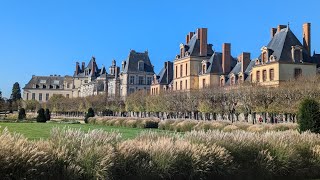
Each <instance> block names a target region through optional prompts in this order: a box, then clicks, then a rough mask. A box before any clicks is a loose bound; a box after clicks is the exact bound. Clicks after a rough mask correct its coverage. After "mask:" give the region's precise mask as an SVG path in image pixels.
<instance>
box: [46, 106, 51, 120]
mask: <svg viewBox="0 0 320 180" xmlns="http://www.w3.org/2000/svg"><path fill="white" fill-rule="evenodd" d="M45 116H46V120H47V121H50V119H51V114H50V110H49V109H46V112H45Z"/></svg>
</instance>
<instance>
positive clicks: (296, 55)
mask: <svg viewBox="0 0 320 180" xmlns="http://www.w3.org/2000/svg"><path fill="white" fill-rule="evenodd" d="M301 59H302V58H301V51H300V50H299V49H297V50H294V61H295V62H300V60H301Z"/></svg>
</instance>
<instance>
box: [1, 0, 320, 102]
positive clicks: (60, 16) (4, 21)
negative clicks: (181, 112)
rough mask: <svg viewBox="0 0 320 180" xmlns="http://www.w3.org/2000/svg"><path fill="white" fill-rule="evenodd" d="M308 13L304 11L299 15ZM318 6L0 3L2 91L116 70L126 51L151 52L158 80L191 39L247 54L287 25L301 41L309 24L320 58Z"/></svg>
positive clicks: (287, 1) (175, 1) (292, 1)
mask: <svg viewBox="0 0 320 180" xmlns="http://www.w3.org/2000/svg"><path fill="white" fill-rule="evenodd" d="M304 5H305V7H304ZM319 7H320V1H318V0H307V1H303V2H301V1H298V0H281V1H279V0H269V1H255V0H250V1H249V0H247V1H246V0H243V1H235V0H221V1H216V0H203V1H201V0H198V1H189V0H161V1H153V0H135V1H133V0H109V1H103V0H101V1H98V0H94V1H89V0H73V1H72V0H67V1H66V0H55V1H43V0H28V1H25V0H20V1H17V0H10V1H9V0H2V1H0V62H1V70H0V90H1V91H3V94H4V96H6V97H9V96H10V94H11V88H12V85H13V83H14V82H19V83H20V86H22V87H23V86H24V85H25V84H26V83H27V82H28V81H29V80H30V78H31V76H32V75H50V74H59V75H72V74H73V71H74V67H75V62H76V61H86V63H87V62H88V61H89V60H90V58H91V56H93V55H94V56H95V57H96V60H97V63H98V65H99V66H101V65H102V64H104V65H106V66H109V65H110V64H111V60H112V59H113V58H115V59H116V60H117V63H118V65H120V64H121V61H122V60H124V59H125V58H126V57H127V56H128V53H129V51H130V49H135V50H136V51H145V50H148V51H149V55H150V58H151V61H152V63H153V65H154V66H155V71H156V73H157V72H159V71H160V69H161V68H162V66H163V62H164V61H165V60H173V59H174V57H175V55H176V54H178V52H179V44H180V43H182V42H185V36H186V34H187V33H188V32H189V31H195V30H196V28H198V27H207V28H208V41H209V43H211V44H213V47H214V49H215V50H217V51H220V50H221V47H222V43H224V42H230V43H231V44H232V55H233V56H238V55H239V54H240V53H241V52H243V51H246V52H251V53H252V57H256V56H258V54H259V53H260V48H261V47H262V46H263V45H266V44H267V43H268V41H269V40H270V28H271V27H276V26H277V25H278V24H287V23H288V22H290V27H291V29H292V30H293V32H294V33H295V34H296V36H297V37H298V38H299V39H301V38H302V24H303V23H304V22H311V23H312V25H311V27H312V50H313V49H315V50H316V51H317V52H319V53H320V13H319V12H318V11H319Z"/></svg>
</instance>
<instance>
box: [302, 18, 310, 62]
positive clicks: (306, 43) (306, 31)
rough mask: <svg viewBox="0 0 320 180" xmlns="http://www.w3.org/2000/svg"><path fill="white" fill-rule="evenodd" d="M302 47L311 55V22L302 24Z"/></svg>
mask: <svg viewBox="0 0 320 180" xmlns="http://www.w3.org/2000/svg"><path fill="white" fill-rule="evenodd" d="M303 47H304V48H305V49H306V50H307V52H308V55H309V56H311V23H304V24H303Z"/></svg>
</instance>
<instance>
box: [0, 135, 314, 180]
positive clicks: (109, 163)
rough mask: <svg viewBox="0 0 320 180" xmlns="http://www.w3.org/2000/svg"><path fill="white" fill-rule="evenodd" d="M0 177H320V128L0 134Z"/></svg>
mask: <svg viewBox="0 0 320 180" xmlns="http://www.w3.org/2000/svg"><path fill="white" fill-rule="evenodd" d="M0 176H1V177H2V178H3V179H227V178H228V179H292V178H294V179H299V178H301V179H302V178H319V177H320V135H318V134H312V133H310V132H305V133H302V134H300V133H298V132H297V131H292V130H291V131H285V132H274V131H273V132H271V131H269V132H266V133H253V132H246V131H241V130H238V131H232V132H222V131H211V130H208V131H207V132H205V131H192V132H187V133H185V134H184V135H181V134H165V133H162V134H160V133H155V132H143V133H142V134H140V135H139V136H138V137H136V138H135V139H131V140H123V139H122V138H121V134H119V133H115V132H111V133H110V132H109V133H107V132H104V131H102V130H93V131H89V132H88V133H84V132H82V131H80V130H72V129H53V130H52V133H51V137H50V138H49V139H48V140H42V141H28V140H27V139H26V138H24V137H23V136H21V135H19V134H10V133H9V132H8V131H7V130H6V129H5V130H3V131H2V133H1V135H0Z"/></svg>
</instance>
